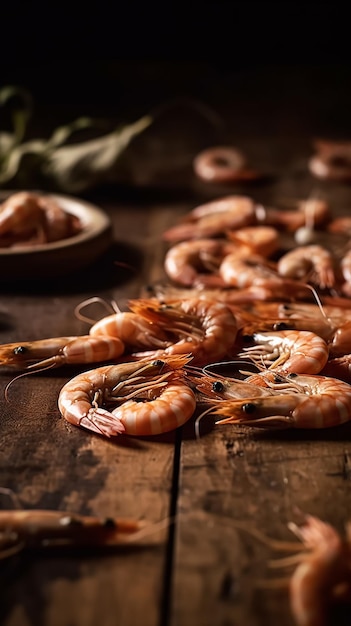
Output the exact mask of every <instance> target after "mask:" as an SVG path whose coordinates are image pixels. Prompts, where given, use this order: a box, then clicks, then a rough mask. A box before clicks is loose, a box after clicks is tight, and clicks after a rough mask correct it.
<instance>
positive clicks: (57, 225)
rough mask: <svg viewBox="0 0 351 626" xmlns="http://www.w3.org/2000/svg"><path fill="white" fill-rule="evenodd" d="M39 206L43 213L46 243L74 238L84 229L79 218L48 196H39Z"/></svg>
mask: <svg viewBox="0 0 351 626" xmlns="http://www.w3.org/2000/svg"><path fill="white" fill-rule="evenodd" d="M37 200H38V205H39V206H40V207H41V209H42V211H43V229H44V231H45V235H46V241H48V242H52V241H58V240H60V239H66V238H67V237H72V235H75V234H76V233H78V232H79V231H80V230H81V229H82V225H81V222H80V220H79V218H78V217H77V216H75V215H72V214H71V213H68V212H67V211H64V209H63V208H62V207H60V206H59V204H58V203H57V202H56V200H55V199H54V198H53V197H51V196H48V195H43V196H38V199H37Z"/></svg>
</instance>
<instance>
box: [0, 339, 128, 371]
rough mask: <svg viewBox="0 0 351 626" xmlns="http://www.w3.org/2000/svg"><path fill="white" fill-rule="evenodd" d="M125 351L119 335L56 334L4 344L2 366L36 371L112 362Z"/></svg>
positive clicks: (0, 359) (0, 357) (0, 349)
mask: <svg viewBox="0 0 351 626" xmlns="http://www.w3.org/2000/svg"><path fill="white" fill-rule="evenodd" d="M123 352H124V344H123V342H122V341H121V340H120V339H118V338H117V337H92V336H90V335H81V336H72V337H52V338H50V339H38V340H37V341H23V342H19V343H7V344H3V345H0V365H6V366H15V367H18V368H21V369H26V370H28V369H31V370H36V369H42V368H49V367H60V366H61V365H69V364H77V363H99V362H102V361H110V360H111V359H115V358H117V357H119V356H120V355H121V354H123Z"/></svg>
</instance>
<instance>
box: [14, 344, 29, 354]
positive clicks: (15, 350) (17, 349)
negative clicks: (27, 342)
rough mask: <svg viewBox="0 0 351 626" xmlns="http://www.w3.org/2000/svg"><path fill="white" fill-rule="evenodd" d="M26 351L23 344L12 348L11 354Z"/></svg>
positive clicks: (24, 352)
mask: <svg viewBox="0 0 351 626" xmlns="http://www.w3.org/2000/svg"><path fill="white" fill-rule="evenodd" d="M26 352H28V348H26V347H25V346H17V347H16V348H14V349H13V354H26Z"/></svg>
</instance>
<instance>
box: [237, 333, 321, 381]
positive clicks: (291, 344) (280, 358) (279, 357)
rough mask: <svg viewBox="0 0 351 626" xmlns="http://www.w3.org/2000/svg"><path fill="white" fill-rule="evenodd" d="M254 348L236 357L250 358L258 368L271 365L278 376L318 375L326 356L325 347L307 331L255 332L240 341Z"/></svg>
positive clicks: (313, 334)
mask: <svg viewBox="0 0 351 626" xmlns="http://www.w3.org/2000/svg"><path fill="white" fill-rule="evenodd" d="M243 338H244V341H253V342H254V343H255V345H253V346H248V347H244V348H243V352H241V353H240V354H239V355H238V356H239V357H246V358H247V357H249V358H251V359H252V360H253V361H254V362H255V363H258V364H261V365H263V364H270V367H269V369H277V370H279V371H280V372H283V373H284V372H285V373H287V372H296V373H301V374H318V372H320V371H321V370H322V368H323V367H324V365H325V364H326V362H327V360H328V356H329V348H328V345H327V343H326V342H325V341H324V339H322V338H321V337H319V336H318V335H316V334H315V333H312V332H310V331H304V330H301V331H295V330H282V331H276V332H274V331H272V332H262V333H260V332H257V333H253V335H251V336H247V337H245V336H244V337H243Z"/></svg>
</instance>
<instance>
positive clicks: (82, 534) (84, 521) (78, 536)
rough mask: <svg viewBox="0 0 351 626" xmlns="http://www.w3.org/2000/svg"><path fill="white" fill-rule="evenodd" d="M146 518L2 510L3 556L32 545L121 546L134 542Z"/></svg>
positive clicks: (0, 545)
mask: <svg viewBox="0 0 351 626" xmlns="http://www.w3.org/2000/svg"><path fill="white" fill-rule="evenodd" d="M143 529H145V522H142V521H137V520H133V519H127V518H112V517H111V518H110V517H107V518H102V517H101V518H100V517H95V516H93V515H78V514H77V513H71V512H69V511H53V510H45V509H43V510H41V509H27V510H26V509H20V510H1V511H0V559H4V558H6V557H9V556H12V555H14V554H17V553H18V552H20V551H22V550H24V549H26V548H30V549H31V550H33V548H38V549H42V548H44V549H45V548H50V549H51V548H55V547H57V548H62V546H66V547H67V546H68V547H72V548H73V547H82V546H85V547H86V548H96V547H103V546H109V547H112V546H118V545H125V544H127V543H131V542H133V541H134V540H135V539H137V538H138V535H139V531H141V530H143Z"/></svg>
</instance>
